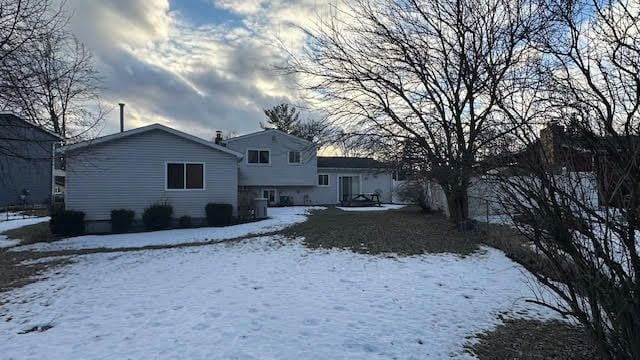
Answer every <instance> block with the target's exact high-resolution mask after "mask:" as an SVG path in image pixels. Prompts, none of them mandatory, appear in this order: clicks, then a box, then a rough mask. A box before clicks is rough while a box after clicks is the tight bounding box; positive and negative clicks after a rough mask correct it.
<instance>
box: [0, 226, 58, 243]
mask: <svg viewBox="0 0 640 360" xmlns="http://www.w3.org/2000/svg"><path fill="white" fill-rule="evenodd" d="M2 235H6V236H7V237H8V238H9V239H17V240H20V244H22V245H26V244H33V243H37V242H51V241H55V240H59V239H61V238H60V237H58V236H55V235H53V234H52V233H51V229H50V228H49V222H48V221H46V222H41V223H37V224H33V225H26V226H23V227H19V228H17V229H13V230H7V231H5V232H4V233H2Z"/></svg>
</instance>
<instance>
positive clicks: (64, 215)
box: [49, 210, 84, 236]
mask: <svg viewBox="0 0 640 360" xmlns="http://www.w3.org/2000/svg"><path fill="white" fill-rule="evenodd" d="M49 228H50V229H51V233H53V234H54V235H64V236H70V235H80V234H82V233H84V213H83V212H82V211H71V210H60V211H56V212H54V213H52V214H51V220H50V221H49Z"/></svg>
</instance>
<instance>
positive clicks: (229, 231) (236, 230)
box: [12, 206, 325, 251]
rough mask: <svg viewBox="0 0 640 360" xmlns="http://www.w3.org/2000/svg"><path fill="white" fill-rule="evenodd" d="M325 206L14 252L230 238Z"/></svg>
mask: <svg viewBox="0 0 640 360" xmlns="http://www.w3.org/2000/svg"><path fill="white" fill-rule="evenodd" d="M322 209H325V208H324V207H302V206H299V207H283V208H269V209H268V214H269V217H270V218H269V219H266V220H262V221H257V222H252V223H247V224H240V225H233V226H227V227H220V228H214V227H204V228H195V229H175V230H164V231H155V232H143V233H131V234H115V235H84V236H77V237H73V238H69V239H64V240H59V241H55V242H51V243H36V244H31V245H26V246H20V247H17V248H14V249H12V250H15V251H25V250H30V251H54V250H73V249H75V250H77V249H92V248H110V249H117V248H127V247H143V246H152V245H177V244H187V243H194V242H205V241H216V240H226V239H233V238H237V237H241V236H247V235H250V234H252V235H256V234H264V233H267V232H272V231H279V230H282V229H284V228H285V227H287V226H290V225H293V224H296V223H300V222H303V221H305V220H306V219H307V215H308V214H309V211H311V210H322Z"/></svg>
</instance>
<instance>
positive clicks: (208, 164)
mask: <svg viewBox="0 0 640 360" xmlns="http://www.w3.org/2000/svg"><path fill="white" fill-rule="evenodd" d="M167 162H202V163H204V174H205V175H204V182H205V189H204V190H166V168H165V166H166V163H167ZM237 162H238V160H237V158H236V157H235V156H234V155H231V154H228V153H224V152H222V151H219V150H216V149H212V148H209V147H207V146H205V145H202V144H199V143H196V142H193V141H189V140H187V139H184V138H181V137H179V136H176V135H173V134H170V133H167V132H165V131H162V130H150V131H147V132H144V133H140V134H135V135H131V136H128V137H123V138H120V139H117V140H113V141H109V142H105V143H101V144H95V145H90V146H87V147H84V148H80V149H77V150H73V151H71V152H69V153H67V184H66V207H67V209H70V210H79V211H83V212H85V214H86V219H87V220H89V221H100V220H108V219H109V218H110V212H111V210H112V209H121V208H124V209H130V210H134V211H135V213H136V218H138V219H139V218H140V217H141V216H142V213H143V211H144V209H145V208H147V207H148V206H149V205H151V204H154V203H163V202H167V203H169V204H171V205H172V206H173V209H174V214H173V216H174V217H175V218H178V217H180V216H184V215H187V216H191V217H194V218H203V217H205V210H204V208H205V205H206V204H207V203H210V202H215V203H227V204H231V205H233V208H234V212H235V211H236V209H237V198H238V195H237V190H238V177H237Z"/></svg>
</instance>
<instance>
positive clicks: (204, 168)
mask: <svg viewBox="0 0 640 360" xmlns="http://www.w3.org/2000/svg"><path fill="white" fill-rule="evenodd" d="M169 164H182V165H183V166H184V175H183V176H184V188H183V189H170V188H169V184H168V181H169V173H168V171H169ZM190 164H196V165H202V188H200V189H187V165H190ZM205 190H207V165H206V164H205V163H204V162H201V161H184V160H175V161H174V160H172V161H165V162H164V191H205Z"/></svg>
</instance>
